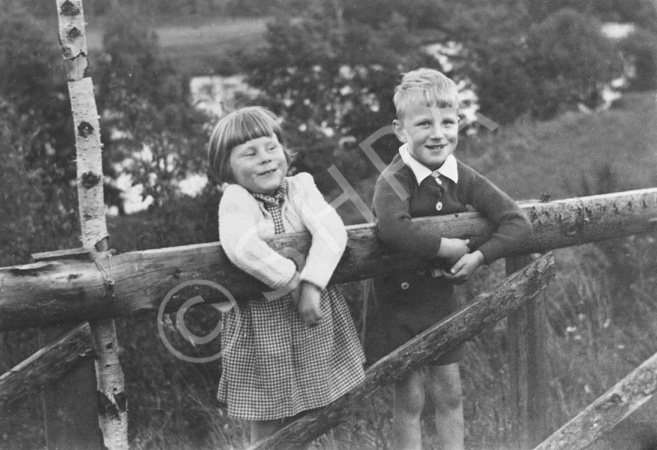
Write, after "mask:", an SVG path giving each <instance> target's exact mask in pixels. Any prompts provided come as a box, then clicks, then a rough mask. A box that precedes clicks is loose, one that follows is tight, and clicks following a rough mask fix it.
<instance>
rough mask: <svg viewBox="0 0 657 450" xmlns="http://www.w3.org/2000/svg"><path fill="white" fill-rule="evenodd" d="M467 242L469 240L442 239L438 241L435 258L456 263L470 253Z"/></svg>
mask: <svg viewBox="0 0 657 450" xmlns="http://www.w3.org/2000/svg"><path fill="white" fill-rule="evenodd" d="M469 242H470V240H469V239H458V238H443V239H442V240H441V241H440V248H438V254H437V255H436V256H437V257H439V258H443V259H446V260H447V261H451V262H456V261H458V260H459V259H460V258H461V257H462V256H463V255H465V254H467V253H468V252H469V251H470V249H469V248H468V243H469Z"/></svg>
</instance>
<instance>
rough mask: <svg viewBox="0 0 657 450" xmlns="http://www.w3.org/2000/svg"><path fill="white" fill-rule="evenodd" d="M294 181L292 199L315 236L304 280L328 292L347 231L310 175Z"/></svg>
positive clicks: (296, 177) (301, 276)
mask: <svg viewBox="0 0 657 450" xmlns="http://www.w3.org/2000/svg"><path fill="white" fill-rule="evenodd" d="M293 180H294V184H293V190H292V192H291V193H290V199H291V201H292V203H293V204H294V206H295V207H296V210H297V212H298V213H299V215H300V216H301V220H302V222H303V224H304V226H305V227H306V228H307V229H308V231H309V232H310V234H311V235H312V245H311V246H310V250H309V252H308V257H307V259H306V263H305V266H304V268H303V270H301V274H300V279H301V281H307V282H309V283H312V284H313V285H315V286H317V287H319V288H320V289H325V288H326V285H327V284H328V282H329V280H330V279H331V276H332V275H333V272H334V271H335V268H336V267H337V265H338V263H339V262H340V258H342V254H343V253H344V250H345V247H346V246H347V230H346V229H345V227H344V223H343V222H342V219H340V216H339V215H338V213H337V212H335V210H334V209H333V207H332V206H331V205H329V204H328V203H327V202H326V200H325V199H324V196H323V195H322V193H321V192H320V191H319V189H317V186H316V185H315V181H314V180H313V178H312V176H311V175H310V174H307V173H299V174H297V175H296V176H295V177H293Z"/></svg>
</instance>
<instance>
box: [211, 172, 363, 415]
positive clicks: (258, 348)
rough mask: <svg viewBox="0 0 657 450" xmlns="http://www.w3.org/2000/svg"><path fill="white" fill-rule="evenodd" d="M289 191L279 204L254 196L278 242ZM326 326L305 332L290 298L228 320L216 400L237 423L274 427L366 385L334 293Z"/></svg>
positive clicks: (248, 306)
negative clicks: (263, 422)
mask: <svg viewBox="0 0 657 450" xmlns="http://www.w3.org/2000/svg"><path fill="white" fill-rule="evenodd" d="M286 194H287V190H286V183H285V182H283V184H282V185H281V187H279V189H278V190H277V192H276V195H275V196H267V195H261V194H256V193H251V195H253V196H254V197H255V198H256V199H257V200H259V201H261V202H263V203H264V206H265V209H266V210H267V211H268V212H269V213H270V214H271V219H272V220H273V221H274V225H275V232H276V234H281V233H284V232H285V229H284V226H283V220H282V216H281V207H280V204H281V202H282V201H285V198H286ZM321 311H322V320H321V322H320V324H319V325H318V326H316V327H313V328H309V327H307V326H306V325H305V324H304V323H303V322H302V321H301V320H300V318H299V316H298V313H297V311H296V309H295V308H294V307H293V306H292V304H291V297H290V296H289V295H285V296H283V297H280V298H278V299H275V300H266V299H265V298H264V296H263V297H262V298H260V299H254V300H251V301H249V302H246V303H245V304H244V305H240V311H239V312H240V314H239V320H238V316H237V314H236V313H235V311H234V310H233V311H231V312H230V313H229V314H227V315H224V324H223V325H224V331H223V333H222V346H224V357H223V361H222V375H221V379H220V382H219V389H218V394H217V398H218V399H219V401H221V402H223V403H226V404H227V405H228V414H229V415H230V416H231V417H235V418H239V419H245V420H273V419H280V418H284V417H291V416H294V415H296V414H298V413H300V412H302V411H305V410H309V409H313V408H319V407H323V406H326V405H327V404H329V403H331V402H332V401H334V400H336V399H337V398H339V397H340V396H342V395H343V394H344V393H346V392H347V391H349V390H350V389H351V388H353V387H354V386H356V385H357V384H358V383H360V382H361V381H362V380H363V377H364V376H363V368H362V364H363V362H364V355H363V351H362V347H361V345H360V343H359V341H358V338H357V335H356V330H355V327H354V324H353V321H352V318H351V315H350V312H349V309H348V307H347V305H346V303H345V300H344V298H343V296H342V294H341V292H340V291H339V289H338V288H337V287H336V286H332V285H329V286H328V287H327V289H325V290H324V291H323V292H322V296H321Z"/></svg>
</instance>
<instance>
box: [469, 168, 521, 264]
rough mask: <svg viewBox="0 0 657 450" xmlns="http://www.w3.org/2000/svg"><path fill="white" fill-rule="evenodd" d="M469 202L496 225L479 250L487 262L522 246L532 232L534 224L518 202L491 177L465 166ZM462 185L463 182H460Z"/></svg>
mask: <svg viewBox="0 0 657 450" xmlns="http://www.w3.org/2000/svg"><path fill="white" fill-rule="evenodd" d="M466 171H467V172H469V173H467V180H466V183H464V184H465V188H466V196H467V199H466V201H467V203H469V204H471V205H472V206H473V207H474V208H475V209H476V210H477V211H481V212H482V213H484V214H485V215H486V216H487V217H488V218H489V219H491V220H492V221H493V222H494V223H495V224H496V225H497V228H496V230H495V232H494V233H493V235H492V237H491V238H490V239H489V240H488V241H486V242H484V243H483V244H481V245H480V246H479V247H478V248H477V250H479V251H480V252H481V253H482V255H483V256H484V259H485V262H486V263H487V264H490V263H491V262H493V261H495V260H497V259H498V258H500V257H502V256H503V255H504V254H505V253H508V252H510V251H512V250H514V249H516V248H520V247H521V246H522V245H523V243H524V242H525V241H526V240H527V238H528V237H529V236H530V235H531V233H532V225H531V223H530V222H529V219H528V218H527V216H526V215H525V213H524V212H523V211H522V210H521V209H520V207H519V206H518V204H517V203H516V202H515V201H514V200H513V199H512V198H511V197H509V196H508V195H507V194H506V193H504V192H503V191H502V190H501V189H500V188H498V187H497V186H495V185H494V184H493V183H492V182H491V181H490V180H488V179H487V178H485V177H484V176H482V175H480V174H478V173H477V172H475V171H474V170H473V169H470V168H469V167H467V166H465V170H464V172H466ZM459 184H460V181H459Z"/></svg>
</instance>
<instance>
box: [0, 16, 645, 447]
mask: <svg viewBox="0 0 657 450" xmlns="http://www.w3.org/2000/svg"><path fill="white" fill-rule="evenodd" d="M256 22H257V21H256ZM252 25H253V26H254V27H256V28H257V27H258V26H260V25H258V24H257V23H255V22H254V23H252ZM181 27H183V26H182V25H181ZM204 27H205V28H204ZM208 27H209V28H212V27H211V25H207V24H206V25H204V26H200V28H199V29H201V30H206V29H208ZM183 28H184V27H183ZM236 32H237V31H236ZM170 33H171V34H166V33H163V36H165V35H166V36H170V37H171V39H173V40H175V36H176V34H175V31H171V30H170ZM163 39H164V38H163ZM199 39H200V38H199ZM181 42H182V41H181ZM207 45H208V46H211V39H209V38H208V43H207ZM169 48H171V47H169ZM655 116H656V110H655V96H654V95H653V94H641V95H639V94H632V95H628V96H626V97H625V99H624V100H623V102H622V103H621V104H619V105H618V106H617V107H616V108H614V109H612V110H609V111H603V112H598V113H593V114H583V113H568V114H565V115H563V116H561V117H559V118H557V119H555V120H552V121H549V122H544V123H529V122H520V123H518V124H515V125H513V126H509V127H503V128H502V129H500V130H498V131H497V132H496V133H490V134H482V135H481V136H479V137H477V138H476V139H472V140H465V139H464V140H463V141H462V142H461V147H460V148H459V150H458V152H459V153H458V156H459V157H461V158H462V159H463V160H465V161H466V162H468V163H470V164H471V165H473V166H474V167H476V168H477V169H478V170H480V171H482V172H483V173H484V174H486V175H487V176H488V177H490V178H491V179H492V180H493V181H494V182H495V183H496V184H498V185H499V186H500V187H502V188H503V189H504V190H506V191H507V192H509V193H510V194H511V195H512V196H513V197H514V198H517V199H529V198H537V197H539V196H540V195H541V194H542V193H543V192H548V193H550V194H551V195H552V198H553V199H554V198H565V197H572V196H576V195H586V194H593V193H598V191H609V190H626V189H634V188H642V187H652V186H656V185H657V175H656V173H655V170H654V167H655V166H656V163H657V161H656V160H657V153H655V148H654V142H657V135H656V133H657V131H655V128H654V126H651V124H653V123H654V122H655V119H657V117H655ZM372 185H373V180H371V179H370V180H363V181H361V182H360V183H359V185H358V187H357V188H358V190H359V192H360V193H361V195H362V197H363V199H364V200H365V201H366V203H369V202H370V200H371V193H372ZM350 207H351V206H350V204H345V205H343V206H342V207H341V208H340V210H339V211H340V213H341V214H343V216H344V217H345V220H346V221H348V222H352V223H354V222H356V221H358V220H356V219H357V216H359V213H358V212H357V211H355V210H354V209H353V208H352V209H349V208H350ZM190 214H191V212H190ZM213 214H214V213H213ZM213 214H211V215H213ZM185 215H187V213H185ZM173 221H175V214H171V215H169V216H167V217H165V218H163V219H162V220H161V221H160V222H158V223H157V228H153V229H148V231H147V232H146V231H145V232H144V233H142V234H141V236H142V238H143V239H144V240H147V239H151V240H152V244H153V246H157V242H160V241H159V240H158V235H167V236H166V238H167V245H175V242H176V240H177V239H178V238H180V239H182V237H181V236H182V235H189V234H193V233H194V230H192V229H189V228H186V226H184V225H183V226H180V227H176V226H174V225H173V224H171V223H170V222H173ZM360 221H362V219H361V220H360ZM138 222H139V220H138V219H137V218H136V217H132V218H130V220H129V223H128V224H127V225H126V224H123V225H121V224H120V223H111V224H110V227H111V234H112V235H113V236H128V235H130V236H139V235H140V233H139V232H138V231H136V230H137V229H138V228H139V225H140V224H139V223H138ZM141 225H142V226H143V225H144V224H143V223H142V224H141ZM122 226H123V227H125V228H122ZM143 229H146V228H145V227H143ZM177 234H179V235H181V236H177ZM185 237H188V236H185ZM129 249H130V248H129V245H128V244H127V243H126V244H125V248H122V249H121V250H123V251H127V250H129ZM656 252H657V241H656V236H654V235H646V236H635V237H631V238H627V239H623V240H620V241H618V242H612V243H604V244H599V245H587V246H582V247H577V248H570V249H564V250H559V251H557V252H555V254H556V260H557V267H558V277H557V280H556V281H555V282H554V283H553V284H552V285H551V286H550V287H549V289H548V291H547V292H546V294H545V297H544V298H545V301H546V306H547V313H548V320H549V328H548V330H549V336H548V340H549V344H548V354H547V355H546V356H547V358H548V362H549V371H550V373H549V376H550V394H549V397H550V405H549V408H548V412H547V413H548V415H549V421H550V427H551V429H553V430H554V429H556V428H557V427H559V426H560V425H561V424H563V423H564V422H565V421H567V420H568V419H569V418H571V417H573V416H574V415H575V414H576V413H578V412H579V411H580V410H581V409H583V408H584V407H586V406H587V405H588V404H590V403H591V402H592V401H593V400H595V399H596V398H597V397H598V396H599V395H601V394H602V393H604V392H605V390H607V389H608V388H610V387H611V386H612V385H613V384H614V383H616V382H617V381H618V380H620V379H621V378H622V377H623V376H625V375H626V374H627V373H629V372H630V371H631V370H633V369H634V368H635V367H636V366H637V365H639V364H640V363H641V362H642V361H643V360H645V359H646V358H647V357H649V356H650V355H652V354H653V353H655V352H656V351H657V327H655V323H654V322H655V319H654V318H655V316H656V315H655V313H656V312H657V311H655V309H656V307H655V305H654V292H655V288H656V287H657V270H656V269H657V267H656V263H655V258H654V255H655V253H656ZM503 272H504V268H503V264H502V263H501V262H498V263H495V264H493V265H491V266H489V267H484V268H482V269H480V270H479V271H478V273H477V275H476V277H475V279H474V280H473V281H472V282H470V283H468V284H467V285H465V286H462V287H460V288H459V297H460V299H461V301H462V302H463V303H464V304H465V303H467V302H469V301H471V300H472V298H474V296H475V295H476V294H477V293H478V292H481V291H484V290H487V289H489V287H490V286H491V285H492V284H494V283H495V282H497V281H498V280H499V279H501V277H502V276H503ZM343 290H344V292H345V294H346V296H347V298H348V299H349V301H350V304H351V306H352V308H353V309H354V312H355V318H356V320H357V321H358V316H359V310H360V299H361V298H362V286H361V284H360V283H351V284H349V285H347V286H344V289H343ZM199 320H200V323H201V325H203V322H202V318H201V319H199ZM117 322H118V323H117V326H118V333H119V343H120V345H121V358H122V365H123V369H124V372H125V374H126V389H127V394H128V398H129V402H130V413H129V417H130V424H131V425H130V427H131V428H130V439H131V442H132V448H133V449H136V450H146V449H162V450H167V449H171V450H173V449H176V450H177V449H182V450H186V449H211V448H235V449H240V448H245V447H246V442H247V440H248V431H247V429H246V426H245V425H244V424H242V423H240V422H237V421H234V420H232V419H230V418H228V417H227V416H226V414H225V410H224V409H223V408H221V407H220V405H218V404H217V403H216V401H215V399H214V392H215V390H216V384H217V381H218V376H219V371H218V368H219V366H218V364H216V363H213V364H204V365H193V364H188V363H184V362H182V361H179V360H178V359H176V358H175V357H174V356H173V355H171V354H170V353H169V352H168V351H167V350H166V349H165V348H164V346H163V345H162V343H161V342H160V340H159V337H158V333H157V329H156V326H155V320H154V318H153V317H150V316H147V317H141V318H136V319H134V320H130V321H128V320H120V321H117ZM505 325H506V324H505V321H502V322H500V323H499V324H498V325H496V326H495V327H493V328H491V329H488V330H486V331H485V332H484V334H483V335H482V336H480V337H478V338H477V339H474V340H473V341H472V342H470V343H469V344H468V347H469V351H468V352H467V356H466V358H465V360H464V361H463V363H462V378H463V385H464V393H465V417H466V439H467V443H468V445H469V448H471V449H492V450H496V449H497V450H503V449H505V448H509V443H508V440H509V434H508V430H509V429H510V419H509V417H508V411H509V407H510V404H509V402H510V393H509V382H508V379H509V375H508V373H509V371H508V365H507V357H508V355H507V353H506V336H505ZM0 338H1V339H2V342H0V344H2V345H0V355H1V357H0V363H2V364H3V365H4V366H5V370H6V369H7V368H9V367H12V366H13V365H15V364H16V363H18V362H19V361H21V360H22V359H23V358H25V357H27V356H29V354H31V353H32V352H33V351H34V350H35V348H36V347H35V346H34V345H33V344H34V342H33V340H34V336H32V335H31V334H30V332H29V331H27V332H20V333H18V332H15V333H4V334H2V335H0ZM181 345H182V343H181ZM390 403H391V393H390V390H389V389H384V390H383V391H382V392H381V393H380V394H379V395H377V396H376V398H374V399H373V400H371V401H370V402H369V403H368V404H366V405H363V408H362V410H361V411H360V412H359V414H358V415H357V416H356V417H354V418H352V419H351V420H349V421H348V423H346V424H344V425H342V426H340V427H338V428H336V429H335V430H333V431H331V432H330V433H328V434H327V435H326V436H325V437H322V438H321V439H319V440H318V441H317V442H315V443H314V444H313V447H312V448H314V449H325V450H328V449H342V450H346V449H374V448H377V449H379V448H381V449H386V448H389V442H390V419H391V411H390ZM653 403H654V402H653ZM655 409H656V408H654V406H653V405H649V407H647V408H642V410H641V411H640V412H639V413H638V414H637V415H635V416H633V418H632V420H630V421H628V422H626V423H625V424H624V425H623V426H622V427H620V428H619V431H618V433H615V434H616V435H615V436H613V437H612V438H610V439H609V440H607V441H606V442H603V443H601V444H600V445H599V447H598V448H600V449H602V448H624V449H628V450H629V449H630V448H631V447H629V443H631V442H632V441H636V442H637V446H638V445H639V444H641V443H642V442H643V441H642V440H644V434H645V439H651V437H652V434H653V431H654V430H653V429H652V428H651V427H650V426H643V425H641V424H645V423H648V421H651V422H652V423H654V419H655V417H654V413H653V410H655ZM430 414H431V411H430V409H429V408H427V411H426V412H425V416H424V417H423V422H424V440H425V442H426V444H427V447H430V446H431V444H432V442H433V439H434V435H433V431H432V427H431V417H430ZM41 421H42V418H41V415H40V412H39V402H38V401H37V400H34V399H33V400H32V401H30V402H28V403H27V404H26V405H20V406H16V407H15V408H12V409H11V410H7V411H3V414H1V415H0V430H2V431H0V447H2V448H24V449H31V448H35V449H36V448H43V446H44V437H43V433H42V432H31V431H29V430H34V429H37V430H41V429H42V423H41ZM627 424H629V425H627ZM624 430H625V431H624ZM623 433H624V434H623ZM613 439H616V441H617V442H622V444H618V445H616V446H615V447H614V446H613V445H614V444H613V442H614V441H613ZM640 441H641V442H640ZM609 442H611V444H610V443H609ZM605 445H607V446H608V447H604V446H605ZM609 446H611V447H609ZM637 448H639V447H637Z"/></svg>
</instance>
